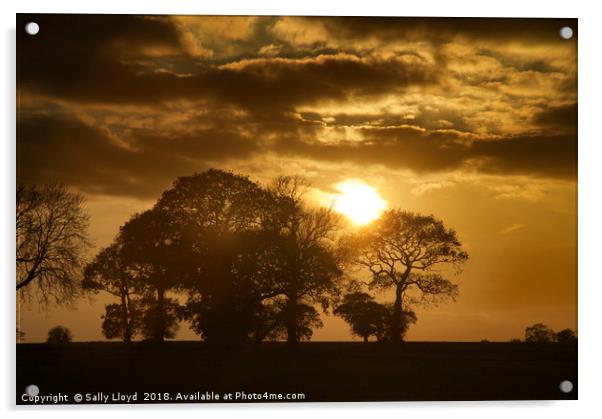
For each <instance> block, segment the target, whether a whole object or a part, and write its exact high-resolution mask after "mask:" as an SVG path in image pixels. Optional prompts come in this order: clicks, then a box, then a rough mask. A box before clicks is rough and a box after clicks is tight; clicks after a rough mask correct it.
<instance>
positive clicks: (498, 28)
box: [306, 17, 577, 44]
mask: <svg viewBox="0 0 602 419" xmlns="http://www.w3.org/2000/svg"><path fill="white" fill-rule="evenodd" d="M306 19H312V18H306ZM323 19H324V20H323V22H324V27H325V28H326V29H327V30H328V33H329V35H330V36H332V37H335V38H341V39H366V38H368V37H370V36H375V37H378V38H380V39H382V40H385V41H386V40H400V39H402V40H408V41H424V40H433V41H437V42H443V43H446V42H450V41H452V40H454V39H456V38H458V37H462V38H464V39H466V40H468V41H470V42H479V41H494V42H507V41H518V42H521V43H523V44H533V43H546V44H548V43H550V44H561V43H566V40H564V39H562V38H561V37H560V36H559V31H560V28H562V27H564V26H571V27H572V28H573V31H574V34H575V35H574V37H573V42H576V39H577V36H576V35H577V19H533V18H522V19H521V18H487V19H483V18H464V17H459V18H454V17H445V18H443V17H424V18H414V17H351V18H347V17H332V18H323Z"/></svg>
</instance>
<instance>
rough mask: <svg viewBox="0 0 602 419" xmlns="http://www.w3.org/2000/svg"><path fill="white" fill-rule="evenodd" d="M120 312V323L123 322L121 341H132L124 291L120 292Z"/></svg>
mask: <svg viewBox="0 0 602 419" xmlns="http://www.w3.org/2000/svg"><path fill="white" fill-rule="evenodd" d="M121 312H122V318H121V321H122V324H123V342H124V343H130V342H131V341H132V331H131V327H130V321H129V313H128V305H127V301H126V294H125V291H122V293H121Z"/></svg>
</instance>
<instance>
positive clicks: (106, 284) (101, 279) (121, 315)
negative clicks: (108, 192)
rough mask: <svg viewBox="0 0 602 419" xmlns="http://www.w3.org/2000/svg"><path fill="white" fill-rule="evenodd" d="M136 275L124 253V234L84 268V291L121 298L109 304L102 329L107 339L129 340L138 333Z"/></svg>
mask: <svg viewBox="0 0 602 419" xmlns="http://www.w3.org/2000/svg"><path fill="white" fill-rule="evenodd" d="M134 274H135V272H133V271H132V269H131V267H129V266H128V261H127V260H126V258H125V255H124V253H123V237H122V236H121V235H119V236H118V237H117V238H116V239H115V241H114V242H113V243H112V244H111V245H110V246H108V247H106V248H104V249H102V250H101V251H100V252H99V253H98V254H97V255H96V257H95V258H94V260H93V261H92V262H90V263H89V264H88V265H86V267H85V269H84V280H83V281H82V288H83V289H84V290H87V291H91V292H94V293H98V292H99V291H105V292H108V293H109V294H111V295H114V296H116V297H118V298H119V301H120V304H109V305H106V306H105V315H104V316H103V319H104V321H103V326H102V330H103V335H104V336H105V337H106V338H107V339H115V338H121V339H123V341H124V342H125V343H129V342H131V340H132V337H133V336H134V335H135V333H136V329H137V322H138V317H139V314H138V311H137V309H136V306H135V303H134V299H133V291H134V287H135V279H134Z"/></svg>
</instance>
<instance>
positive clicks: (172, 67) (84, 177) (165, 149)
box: [17, 15, 577, 196]
mask: <svg viewBox="0 0 602 419" xmlns="http://www.w3.org/2000/svg"><path fill="white" fill-rule="evenodd" d="M29 20H35V21H38V22H39V23H40V25H41V28H42V31H41V32H40V34H39V35H37V36H36V37H31V36H27V35H25V34H23V33H22V32H21V31H19V33H18V36H17V42H18V57H17V63H18V93H19V97H20V108H19V112H20V116H21V118H20V120H19V122H18V130H19V135H20V138H19V149H20V157H19V158H20V165H21V166H22V167H20V173H21V177H22V178H24V179H25V178H31V179H36V180H39V179H44V178H47V177H55V178H60V179H61V180H63V181H66V180H68V179H72V180H71V182H73V183H76V184H77V185H78V186H79V187H81V188H85V189H87V190H90V191H91V190H98V191H99V193H100V192H102V193H114V194H133V195H136V196H149V195H152V194H154V193H156V191H157V189H158V185H159V184H162V185H163V184H165V183H166V182H167V181H166V180H165V179H169V181H170V180H171V179H173V177H174V176H176V175H178V174H188V173H190V172H191V171H194V170H200V169H202V168H203V167H206V166H207V165H210V164H213V165H222V164H226V163H228V162H232V161H233V160H238V161H240V160H245V159H247V160H253V159H258V158H259V157H258V156H263V157H266V156H268V157H272V158H287V159H301V160H307V161H312V162H313V163H316V164H318V165H322V166H324V165H325V164H326V163H328V164H331V165H336V164H340V163H348V164H351V165H355V166H357V167H365V166H367V165H369V166H383V167H386V168H389V169H395V170H398V169H402V170H410V171H412V172H414V174H418V175H424V174H430V173H449V172H465V173H473V174H481V175H483V174H485V175H496V176H515V175H520V176H530V177H532V178H554V179H569V180H575V179H576V173H577V167H576V158H577V132H576V114H577V105H576V89H575V86H574V81H575V68H576V66H575V65H572V66H571V65H570V62H571V60H572V59H573V58H574V57H576V44H575V42H574V40H572V41H563V40H561V39H560V37H558V36H557V28H556V26H558V25H560V24H562V25H563V26H564V25H573V26H574V27H575V28H576V21H574V20H554V19H541V20H540V19H535V20H534V19H526V20H523V19H518V20H508V19H499V20H498V19H493V20H490V19H487V20H482V19H441V18H427V19H406V18H386V19H375V18H302V17H281V18H278V17H216V16H210V17H208V16H205V17H195V16H188V17H166V16H156V17H143V16H128V15H111V16H102V17H98V16H91V15H19V16H18V23H19V25H21V23H24V22H25V21H29ZM552 33H553V35H554V36H552V35H551V34H552ZM524 43H527V44H528V48H527V46H525V45H524ZM529 51H532V52H533V54H532V56H531V55H529V54H528V52H529ZM546 54H547V55H546ZM558 57H565V58H564V61H563V60H560V59H559V58H558ZM567 61H569V63H568V64H567ZM562 63H564V64H562ZM40 155H44V156H45V157H46V156H47V157H48V158H44V159H41V158H40V157H39V156H40ZM248 165H250V166H253V161H248ZM159 172H161V174H160V175H159ZM440 185H441V184H440V183H437V182H436V183H433V184H428V185H426V184H425V185H422V186H419V187H416V188H415V190H414V193H418V194H420V193H424V192H425V191H427V190H429V189H431V190H432V189H434V188H436V187H439V186H440ZM494 192H495V191H494ZM496 193H498V192H496ZM504 193H505V192H503V191H502V192H499V194H502V195H503V194H504ZM508 193H510V192H508Z"/></svg>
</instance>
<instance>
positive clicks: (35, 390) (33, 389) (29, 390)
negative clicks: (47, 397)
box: [25, 384, 40, 397]
mask: <svg viewBox="0 0 602 419" xmlns="http://www.w3.org/2000/svg"><path fill="white" fill-rule="evenodd" d="M39 393H40V388H39V387H38V386H36V385H35V384H30V385H28V386H27V387H25V394H27V395H28V396H31V397H35V396H37V395H38V394H39Z"/></svg>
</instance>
